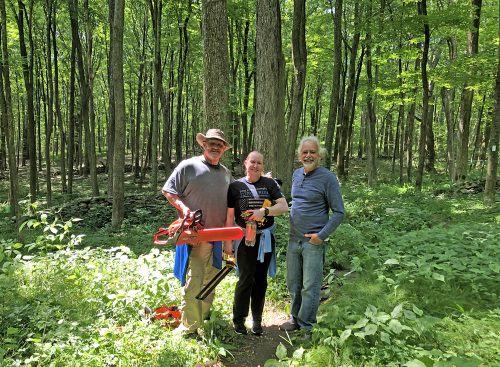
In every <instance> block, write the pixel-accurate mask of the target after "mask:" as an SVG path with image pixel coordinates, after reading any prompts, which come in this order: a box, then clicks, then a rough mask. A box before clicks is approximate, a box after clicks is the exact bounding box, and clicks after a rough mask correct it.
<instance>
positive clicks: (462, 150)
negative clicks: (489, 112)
mask: <svg viewBox="0 0 500 367" xmlns="http://www.w3.org/2000/svg"><path fill="white" fill-rule="evenodd" d="M471 2H472V28H471V30H469V32H468V36H467V54H468V56H469V57H470V58H474V57H475V56H476V55H477V53H478V47H479V21H480V19H481V4H482V0H471ZM474 69H476V68H473V69H472V71H471V72H472V73H473V74H474V73H475V70H474ZM471 76H473V75H471ZM473 97H474V90H473V89H472V88H471V86H470V85H469V83H468V82H466V83H465V85H464V87H463V89H462V98H461V100H460V117H459V122H458V137H457V165H456V169H455V181H463V180H465V178H466V177H467V166H468V153H469V130H470V118H471V113H472V100H473Z"/></svg>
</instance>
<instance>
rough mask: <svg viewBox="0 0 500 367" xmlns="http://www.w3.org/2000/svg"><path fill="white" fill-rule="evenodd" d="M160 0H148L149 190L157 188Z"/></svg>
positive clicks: (160, 91) (160, 90) (160, 89)
mask: <svg viewBox="0 0 500 367" xmlns="http://www.w3.org/2000/svg"><path fill="white" fill-rule="evenodd" d="M162 4H163V1H162V0H154V1H153V0H149V8H150V12H151V20H152V22H153V32H154V68H153V70H154V76H153V96H152V97H153V101H152V102H153V116H152V124H151V189H152V190H153V191H155V192H156V191H157V190H158V188H157V186H158V133H159V131H158V127H159V112H158V111H159V107H158V104H159V101H160V95H161V93H162V87H161V85H162V71H161V56H160V54H161V14H162V8H163V7H162Z"/></svg>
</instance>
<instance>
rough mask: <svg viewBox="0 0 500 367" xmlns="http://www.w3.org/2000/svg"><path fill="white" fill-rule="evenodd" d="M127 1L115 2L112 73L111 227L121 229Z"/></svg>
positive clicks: (122, 212) (122, 213)
mask: <svg viewBox="0 0 500 367" xmlns="http://www.w3.org/2000/svg"><path fill="white" fill-rule="evenodd" d="M124 8H125V0H115V8H114V17H113V24H112V28H113V39H112V40H111V42H112V44H113V46H112V50H113V52H112V63H111V66H112V70H113V71H112V73H113V91H114V93H113V94H114V106H115V131H114V151H113V211H112V218H111V225H112V227H113V228H115V229H116V228H119V227H120V226H121V224H122V222H123V217H124V214H125V210H124V201H125V192H124V190H125V187H124V178H125V87H124V82H123V24H124Z"/></svg>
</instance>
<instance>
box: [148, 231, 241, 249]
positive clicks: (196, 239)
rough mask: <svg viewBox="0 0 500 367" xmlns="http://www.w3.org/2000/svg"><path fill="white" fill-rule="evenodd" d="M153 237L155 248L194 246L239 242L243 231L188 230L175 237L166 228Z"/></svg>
mask: <svg viewBox="0 0 500 367" xmlns="http://www.w3.org/2000/svg"><path fill="white" fill-rule="evenodd" d="M163 236H167V239H163V240H162V239H161V238H162V237H163ZM154 237H155V239H154V244H155V245H157V246H168V245H182V244H185V243H188V244H190V245H196V244H198V243H200V242H211V241H227V240H241V239H242V238H243V229H242V228H240V227H224V228H207V229H192V230H191V229H188V230H184V231H182V232H180V233H179V234H178V235H177V236H175V234H173V235H171V232H170V231H169V229H168V228H167V229H165V228H160V229H159V231H158V233H156V234H155V236H154Z"/></svg>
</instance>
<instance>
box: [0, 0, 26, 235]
mask: <svg viewBox="0 0 500 367" xmlns="http://www.w3.org/2000/svg"><path fill="white" fill-rule="evenodd" d="M0 42H1V43H0V45H1V46H0V112H1V113H0V117H1V124H2V126H3V131H4V132H5V137H6V142H7V156H8V162H9V204H10V209H11V213H12V214H13V216H14V217H15V220H16V222H15V229H16V230H17V229H18V228H19V225H20V219H21V217H20V212H19V182H18V175H17V163H16V148H15V146H14V130H15V129H14V118H13V115H12V94H11V89H10V67H9V49H8V46H7V14H6V12H5V1H4V0H0Z"/></svg>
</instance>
